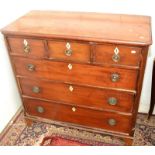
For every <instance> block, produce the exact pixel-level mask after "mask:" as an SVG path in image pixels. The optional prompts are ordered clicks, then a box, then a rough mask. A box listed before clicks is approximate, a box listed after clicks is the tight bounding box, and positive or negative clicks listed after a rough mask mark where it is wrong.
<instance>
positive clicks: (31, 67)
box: [27, 64, 35, 72]
mask: <svg viewBox="0 0 155 155" xmlns="http://www.w3.org/2000/svg"><path fill="white" fill-rule="evenodd" d="M27 69H28V70H29V71H31V72H32V71H34V70H35V65H33V64H28V65H27Z"/></svg>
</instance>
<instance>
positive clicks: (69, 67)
mask: <svg viewBox="0 0 155 155" xmlns="http://www.w3.org/2000/svg"><path fill="white" fill-rule="evenodd" d="M13 61H14V64H15V69H16V72H17V75H23V76H28V77H31V76H33V77H34V78H44V79H45V78H46V79H49V80H56V81H62V82H70V83H77V84H84V85H94V86H101V87H113V88H121V89H130V90H135V89H136V80H137V73H138V72H137V71H136V70H125V69H118V68H108V67H99V66H92V65H82V64H71V63H64V62H53V61H46V60H32V59H26V58H17V57H14V58H13ZM19 64H20V65H19ZM31 68H33V69H31Z"/></svg>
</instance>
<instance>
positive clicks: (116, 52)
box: [112, 47, 120, 62]
mask: <svg viewBox="0 0 155 155" xmlns="http://www.w3.org/2000/svg"><path fill="white" fill-rule="evenodd" d="M112 60H113V61H114V62H118V61H119V60H120V55H119V49H118V48H117V47H116V48H115V49H114V55H113V56H112Z"/></svg>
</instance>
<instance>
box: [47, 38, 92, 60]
mask: <svg viewBox="0 0 155 155" xmlns="http://www.w3.org/2000/svg"><path fill="white" fill-rule="evenodd" d="M48 53H49V58H50V59H56V60H71V61H75V62H89V61H90V46H89V44H87V43H80V42H70V41H68V42H67V41H52V40H51V41H48Z"/></svg>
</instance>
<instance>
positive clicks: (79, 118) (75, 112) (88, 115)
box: [23, 98, 132, 133]
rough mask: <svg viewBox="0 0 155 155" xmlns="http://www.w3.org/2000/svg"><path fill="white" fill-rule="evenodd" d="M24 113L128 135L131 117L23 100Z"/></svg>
mask: <svg viewBox="0 0 155 155" xmlns="http://www.w3.org/2000/svg"><path fill="white" fill-rule="evenodd" d="M23 101H24V107H25V110H26V113H27V114H29V115H31V116H38V117H42V118H47V119H52V120H57V121H63V122H69V123H75V124H79V125H84V126H88V127H95V128H102V129H105V130H110V131H116V132H124V133H129V132H130V131H131V120H132V116H127V115H121V114H117V113H112V112H102V111H97V110H90V109H86V108H79V107H73V106H69V105H63V104H56V103H52V102H43V101H40V100H33V99H28V98H23Z"/></svg>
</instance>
